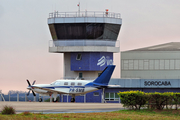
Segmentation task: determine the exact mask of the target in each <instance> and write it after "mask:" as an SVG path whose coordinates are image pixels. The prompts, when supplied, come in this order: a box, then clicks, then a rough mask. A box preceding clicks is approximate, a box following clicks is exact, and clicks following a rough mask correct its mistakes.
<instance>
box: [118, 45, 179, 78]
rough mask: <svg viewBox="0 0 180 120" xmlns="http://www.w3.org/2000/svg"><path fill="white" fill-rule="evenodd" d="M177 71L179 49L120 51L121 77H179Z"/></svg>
mask: <svg viewBox="0 0 180 120" xmlns="http://www.w3.org/2000/svg"><path fill="white" fill-rule="evenodd" d="M179 47H180V46H179ZM179 73H180V51H174V50H173V51H172V50H169V51H166V50H165V51H158V50H156V51H148V50H146V51H142V50H135V51H133V50H132V51H125V52H122V53H121V78H140V79H180V74H179Z"/></svg>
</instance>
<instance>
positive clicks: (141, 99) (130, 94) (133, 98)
mask: <svg viewBox="0 0 180 120" xmlns="http://www.w3.org/2000/svg"><path fill="white" fill-rule="evenodd" d="M118 95H119V96H120V99H121V103H122V104H124V106H125V107H128V108H131V109H136V110H137V109H139V110H140V109H141V107H142V106H144V105H145V104H146V102H147V100H148V95H147V94H146V93H144V92H142V91H126V92H119V93H118Z"/></svg>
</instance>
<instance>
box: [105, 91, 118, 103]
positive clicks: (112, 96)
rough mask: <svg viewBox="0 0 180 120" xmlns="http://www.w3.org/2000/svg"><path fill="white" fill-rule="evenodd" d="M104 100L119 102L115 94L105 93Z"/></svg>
mask: <svg viewBox="0 0 180 120" xmlns="http://www.w3.org/2000/svg"><path fill="white" fill-rule="evenodd" d="M105 100H107V101H119V96H118V94H117V93H105Z"/></svg>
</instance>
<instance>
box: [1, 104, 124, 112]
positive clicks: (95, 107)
mask: <svg viewBox="0 0 180 120" xmlns="http://www.w3.org/2000/svg"><path fill="white" fill-rule="evenodd" d="M5 105H7V106H12V107H13V108H15V110H16V113H22V112H25V111H28V112H31V113H43V114H49V113H90V112H109V111H117V110H122V109H124V107H123V105H122V104H120V103H65V102H63V103H61V102H56V103H50V102H0V111H1V110H2V109H3V107H4V106H5Z"/></svg>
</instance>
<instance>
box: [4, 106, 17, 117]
mask: <svg viewBox="0 0 180 120" xmlns="http://www.w3.org/2000/svg"><path fill="white" fill-rule="evenodd" d="M1 113H2V114H5V115H11V114H15V113H16V112H15V109H14V108H13V107H12V106H7V105H6V106H4V107H3V109H2V112H1Z"/></svg>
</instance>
